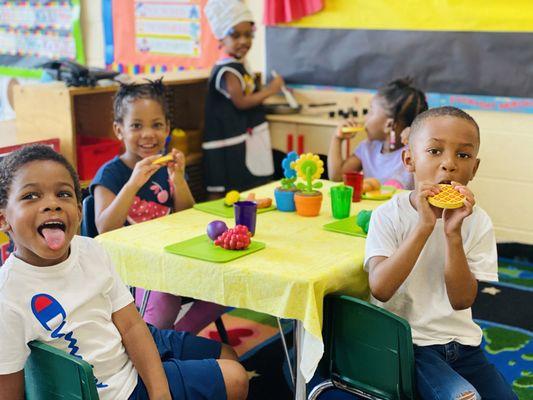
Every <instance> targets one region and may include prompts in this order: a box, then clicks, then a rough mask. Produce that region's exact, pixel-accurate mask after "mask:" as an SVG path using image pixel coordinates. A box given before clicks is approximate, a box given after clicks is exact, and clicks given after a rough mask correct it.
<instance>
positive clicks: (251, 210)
mask: <svg viewBox="0 0 533 400" xmlns="http://www.w3.org/2000/svg"><path fill="white" fill-rule="evenodd" d="M233 211H234V212H235V225H245V226H247V227H248V230H249V231H250V233H251V234H252V236H253V235H254V234H255V221H256V219H257V203H256V202H254V201H237V202H235V203H234V204H233Z"/></svg>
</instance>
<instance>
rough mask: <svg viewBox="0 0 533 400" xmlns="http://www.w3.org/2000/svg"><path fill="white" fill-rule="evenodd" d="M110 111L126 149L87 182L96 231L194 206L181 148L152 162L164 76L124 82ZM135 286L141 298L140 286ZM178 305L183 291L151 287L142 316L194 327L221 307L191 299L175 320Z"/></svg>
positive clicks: (163, 124) (165, 126) (162, 133)
mask: <svg viewBox="0 0 533 400" xmlns="http://www.w3.org/2000/svg"><path fill="white" fill-rule="evenodd" d="M114 115H115V121H114V123H113V129H114V131H115V135H116V136H117V137H118V138H119V139H120V140H122V142H123V143H124V147H125V151H124V153H123V154H122V155H120V156H117V157H115V158H113V159H112V160H110V161H109V162H107V163H106V164H104V165H103V166H102V167H101V168H100V169H99V170H98V172H97V174H96V176H95V178H94V180H93V181H92V183H91V186H90V191H91V194H92V195H93V196H94V215H95V224H96V228H97V230H98V233H104V232H107V231H110V230H113V229H118V228H120V227H122V226H125V225H130V224H134V223H139V222H143V221H148V220H151V219H154V218H158V217H162V216H164V215H167V214H170V213H172V212H177V211H181V210H185V209H187V208H190V207H192V205H193V204H194V199H193V196H192V194H191V191H190V189H189V186H188V184H187V181H186V180H185V176H184V172H185V156H184V155H183V153H181V152H180V151H178V150H176V149H172V151H171V153H170V154H171V155H172V160H171V161H169V162H168V163H166V164H164V165H161V164H159V163H156V164H154V163H153V162H154V160H156V159H158V158H159V157H161V153H162V152H163V151H164V150H165V142H166V138H167V137H168V135H169V131H170V125H169V118H168V108H167V104H166V101H165V89H164V86H163V83H162V81H161V80H156V81H153V82H152V81H148V82H147V83H143V84H122V85H121V86H120V88H119V90H118V92H117V94H116V96H115V101H114ZM147 268H149V266H147ZM136 292H137V293H136V297H137V299H136V301H137V303H138V304H140V302H141V299H142V298H143V293H144V292H143V290H137V291H136ZM180 308H181V297H179V296H174V295H171V294H168V293H162V292H155V291H152V292H151V293H150V296H149V298H148V303H147V305H146V311H145V313H144V316H143V317H144V319H145V321H146V322H149V323H151V324H152V325H154V326H156V327H157V328H159V329H175V330H179V331H187V332H191V333H198V332H199V331H200V330H201V329H202V328H203V327H205V326H206V325H207V324H209V323H210V322H212V321H214V320H216V319H217V318H218V317H219V316H220V315H221V314H222V313H223V312H224V310H225V307H223V306H220V305H217V304H214V303H208V302H203V301H195V302H194V304H193V305H192V306H191V308H190V309H189V311H188V312H187V314H186V315H185V316H184V317H183V318H181V319H180V320H179V321H178V322H177V323H176V324H174V323H175V321H176V317H177V315H178V313H179V310H180Z"/></svg>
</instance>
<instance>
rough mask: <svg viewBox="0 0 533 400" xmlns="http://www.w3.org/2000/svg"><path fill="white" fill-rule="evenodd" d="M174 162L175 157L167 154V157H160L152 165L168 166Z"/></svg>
mask: <svg viewBox="0 0 533 400" xmlns="http://www.w3.org/2000/svg"><path fill="white" fill-rule="evenodd" d="M173 160H174V157H172V154H167V155H166V156H163V157H159V158H158V159H156V160H154V161H152V164H166V163H168V162H170V161H173Z"/></svg>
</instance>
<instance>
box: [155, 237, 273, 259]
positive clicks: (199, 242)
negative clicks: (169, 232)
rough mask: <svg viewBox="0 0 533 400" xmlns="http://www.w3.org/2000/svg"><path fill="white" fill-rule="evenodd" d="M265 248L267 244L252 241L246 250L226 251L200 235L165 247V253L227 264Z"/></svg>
mask: <svg viewBox="0 0 533 400" xmlns="http://www.w3.org/2000/svg"><path fill="white" fill-rule="evenodd" d="M264 248H265V244H264V243H263V242H258V241H256V240H252V242H251V243H250V246H249V247H248V248H247V249H246V250H226V249H223V248H222V247H219V246H215V245H214V244H213V242H212V241H211V239H209V237H207V235H200V236H196V237H193V238H192V239H188V240H184V241H183V242H178V243H174V244H170V245H168V246H166V247H165V251H168V252H169V253H173V254H178V255H180V256H185V257H191V258H197V259H199V260H204V261H212V262H217V263H225V262H228V261H231V260H235V259H236V258H240V257H243V256H245V255H248V254H250V253H254V252H256V251H258V250H261V249H264Z"/></svg>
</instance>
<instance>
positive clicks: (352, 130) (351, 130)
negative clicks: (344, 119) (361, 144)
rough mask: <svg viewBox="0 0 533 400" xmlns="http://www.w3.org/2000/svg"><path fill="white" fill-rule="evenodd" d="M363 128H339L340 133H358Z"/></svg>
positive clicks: (363, 128)
mask: <svg viewBox="0 0 533 400" xmlns="http://www.w3.org/2000/svg"><path fill="white" fill-rule="evenodd" d="M364 130H365V127H364V126H362V125H361V126H343V127H342V128H341V132H342V133H358V132H363V131H364Z"/></svg>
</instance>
